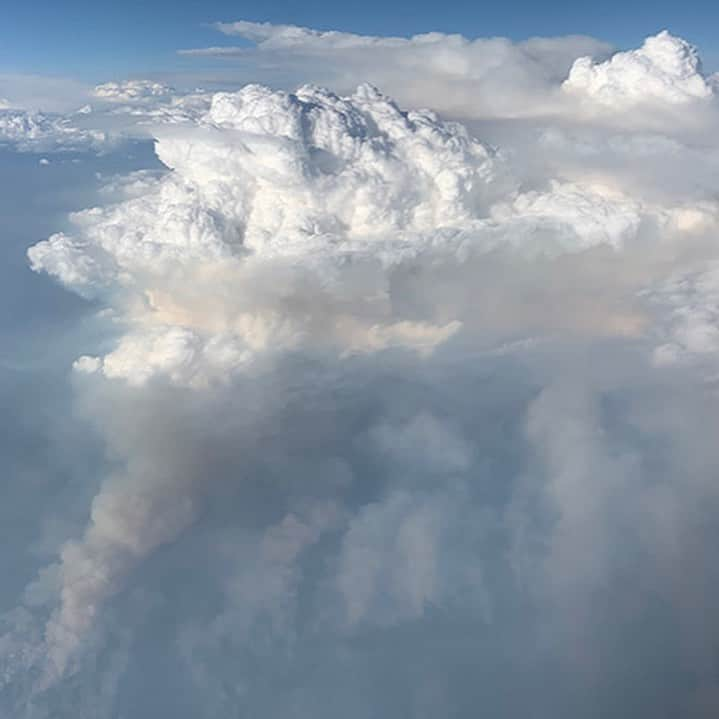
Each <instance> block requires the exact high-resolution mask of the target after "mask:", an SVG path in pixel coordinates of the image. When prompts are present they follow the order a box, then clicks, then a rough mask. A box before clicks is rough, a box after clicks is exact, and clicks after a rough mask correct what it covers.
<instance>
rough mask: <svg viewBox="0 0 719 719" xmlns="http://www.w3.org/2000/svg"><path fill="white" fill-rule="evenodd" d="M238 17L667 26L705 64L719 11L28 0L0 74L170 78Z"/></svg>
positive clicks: (597, 28) (657, 5)
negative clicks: (182, 54)
mask: <svg viewBox="0 0 719 719" xmlns="http://www.w3.org/2000/svg"><path fill="white" fill-rule="evenodd" d="M238 19H243V20H252V21H267V22H274V23H291V24H298V25H306V26H310V27H315V28H320V29H337V30H345V31H351V32H358V33H363V34H375V35H392V34H396V35H410V34H414V33H418V32H425V31H429V30H437V31H442V32H457V33H462V34H464V35H466V36H492V35H504V36H507V37H511V38H513V39H523V38H525V37H529V36H533V35H561V34H568V33H582V34H588V35H593V36H595V37H599V38H601V39H603V40H607V41H609V42H612V43H614V44H616V45H617V46H619V47H630V46H635V45H636V44H637V43H638V42H639V41H640V40H641V39H642V38H643V37H645V36H646V35H649V34H652V33H654V32H656V31H658V30H660V29H662V28H664V27H666V28H668V29H669V30H671V31H672V32H673V33H675V34H678V35H681V36H683V37H686V38H687V39H688V40H690V41H691V42H693V43H695V44H697V45H699V47H700V50H701V52H702V55H703V57H704V59H705V62H706V63H707V64H708V65H710V66H711V68H713V67H714V66H715V65H716V64H717V63H716V62H715V60H716V59H717V57H718V56H717V52H716V50H715V44H714V41H713V39H712V34H713V29H714V28H715V27H716V21H717V19H719V10H718V9H717V5H716V3H714V2H711V1H710V0H694V2H691V3H677V2H674V1H670V0H659V1H658V2H651V3H649V2H637V3H626V2H620V0H606V1H605V2H601V3H599V2H586V1H585V2H575V3H558V2H554V3H537V2H533V1H532V0H522V1H520V2H513V3H496V2H493V3H478V2H451V3H441V4H438V3H436V2H429V0H415V1H413V2H407V1H406V0H400V1H398V2H391V3H388V2H386V1H385V0H367V1H366V2H363V3H340V2H335V1H330V0H274V1H273V2H271V3H267V2H252V1H251V2H243V3H241V2H230V1H229V0H208V1H207V2H202V3H197V2H194V1H192V0H172V1H171V0H152V2H147V1H142V0H126V1H125V2H121V3H115V2H107V1H103V2H97V0H66V1H64V2H57V1H56V0H35V1H34V2H26V3H20V2H10V3H7V4H6V6H5V7H4V12H3V23H2V25H1V26H0V72H32V73H43V74H47V73H51V74H66V75H72V76H76V77H79V78H83V79H87V80H100V79H104V78H106V77H122V76H124V75H126V74H137V73H142V72H146V73H147V72H172V71H176V70H179V69H181V68H183V67H186V66H187V65H188V64H191V65H192V66H196V63H197V61H196V60H192V61H188V60H187V59H182V58H178V57H177V56H176V54H175V50H176V49H178V48H182V47H198V46H203V45H209V44H214V45H221V44H228V45H229V44H237V43H236V42H235V41H234V40H233V38H226V37H222V36H219V35H218V34H217V33H216V32H214V31H213V30H212V28H210V27H207V26H206V25H204V26H203V24H206V23H209V22H213V21H218V20H221V21H228V20H238Z"/></svg>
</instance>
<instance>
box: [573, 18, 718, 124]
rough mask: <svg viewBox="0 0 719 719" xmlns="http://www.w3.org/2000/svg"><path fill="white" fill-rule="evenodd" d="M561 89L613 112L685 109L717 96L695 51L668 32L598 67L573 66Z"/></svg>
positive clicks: (583, 62)
mask: <svg viewBox="0 0 719 719" xmlns="http://www.w3.org/2000/svg"><path fill="white" fill-rule="evenodd" d="M562 89H563V90H564V91H565V92H567V93H570V94H572V95H575V96H577V97H579V98H582V99H585V100H587V101H589V102H592V103H597V104H599V105H603V106H606V107H608V108H611V109H614V110H622V111H623V110H631V109H635V108H636V106H637V105H640V106H641V105H642V104H654V105H657V104H658V105H659V106H662V105H670V106H671V105H686V104H688V103H693V102H694V103H696V102H697V101H699V102H701V101H705V102H706V101H708V100H709V99H711V98H712V97H713V96H714V92H713V90H712V83H711V81H710V80H709V79H707V78H705V77H704V75H703V74H702V71H701V63H700V60H699V55H698V53H697V51H696V48H694V47H692V46H691V45H690V44H689V43H688V42H686V41H685V40H682V39H681V38H678V37H674V36H673V35H670V34H669V33H668V32H667V31H666V30H665V31H663V32H660V33H659V34H658V35H655V36H653V37H649V38H647V39H646V40H645V42H644V45H642V47H641V48H639V49H638V50H630V51H629V52H618V53H616V54H615V55H613V56H612V57H611V58H610V59H609V60H606V61H604V62H596V61H594V60H593V59H592V58H591V57H582V58H579V59H578V60H576V61H575V62H574V64H573V65H572V68H571V70H570V72H569V77H568V78H567V79H566V80H565V82H564V83H563V85H562Z"/></svg>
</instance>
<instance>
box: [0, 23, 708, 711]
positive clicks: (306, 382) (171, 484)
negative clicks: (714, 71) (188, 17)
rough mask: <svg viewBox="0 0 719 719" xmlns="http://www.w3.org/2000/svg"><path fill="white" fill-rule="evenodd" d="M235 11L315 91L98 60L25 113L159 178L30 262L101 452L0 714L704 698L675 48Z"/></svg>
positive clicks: (690, 255) (699, 174) (684, 74)
mask: <svg viewBox="0 0 719 719" xmlns="http://www.w3.org/2000/svg"><path fill="white" fill-rule="evenodd" d="M219 29H220V30H221V31H223V32H225V33H227V34H237V35H241V36H243V37H245V38H248V39H250V40H252V41H254V42H256V43H258V47H257V48H256V49H254V50H250V51H245V50H242V52H253V53H254V54H255V56H256V57H265V58H269V57H273V58H274V60H275V61H276V62H279V61H282V62H287V61H289V60H291V61H292V62H293V63H296V65H295V66H294V70H293V71H294V72H299V71H303V72H305V71H306V72H307V75H308V79H311V80H313V81H315V80H318V79H321V77H318V76H317V75H316V74H315V71H316V70H317V68H318V67H320V66H322V65H324V66H326V68H325V69H326V70H327V72H328V75H327V77H326V79H327V80H328V84H331V85H332V86H333V89H332V90H330V89H324V88H322V87H320V86H318V85H315V84H310V85H300V86H298V87H296V88H295V89H294V90H293V91H292V92H290V91H286V90H276V89H272V88H270V87H266V86H264V85H258V84H252V85H247V86H245V87H243V88H242V89H241V90H239V91H236V92H217V93H208V92H204V91H193V92H192V93H187V94H183V93H178V92H177V91H176V90H173V89H172V88H170V87H169V86H167V85H164V84H161V83H155V82H149V81H140V80H134V81H128V82H126V83H117V82H115V83H106V84H103V85H100V86H98V87H97V88H96V89H95V90H94V93H93V96H94V97H95V98H96V101H97V102H99V103H100V106H99V107H98V108H91V109H90V110H89V111H87V112H83V113H79V114H76V115H73V116H68V117H58V118H54V119H53V122H54V123H55V124H53V125H52V127H51V129H48V130H47V131H46V135H48V136H49V135H52V134H53V133H55V135H57V134H59V133H62V132H67V131H68V128H74V130H73V131H76V132H91V131H93V119H92V118H95V117H96V118H97V124H99V125H100V126H102V127H103V128H104V130H103V131H107V133H108V134H107V135H106V136H104V135H103V136H102V137H101V138H99V141H101V142H108V143H110V142H119V141H120V136H122V135H124V136H128V135H129V136H137V135H140V136H142V135H143V134H144V135H147V134H152V136H153V137H154V138H155V142H156V144H155V151H156V154H157V157H158V158H159V160H160V161H161V162H162V164H163V165H164V167H165V168H166V169H165V170H162V171H157V170H154V171H140V172H135V173H133V174H130V175H128V176H125V177H113V178H109V179H108V180H107V181H106V182H105V188H104V189H103V190H101V191H100V193H99V198H100V199H99V201H98V203H97V204H96V206H93V207H90V208H88V209H85V210H81V211H78V212H75V213H73V214H72V215H71V216H70V217H69V218H68V221H67V222H66V223H65V226H64V227H63V228H58V229H59V230H61V231H58V232H56V233H55V234H53V235H52V236H50V237H49V238H48V239H46V240H43V241H40V242H37V243H36V244H34V245H33V246H32V247H31V248H30V249H29V251H28V260H29V263H30V265H31V267H32V268H33V269H34V270H36V271H38V272H41V273H45V274H48V275H50V276H51V277H53V278H54V279H56V280H57V281H59V282H60V283H62V284H63V285H64V286H66V287H67V288H68V289H69V290H71V291H74V292H76V293H78V294H79V295H81V296H82V297H85V298H88V299H91V300H92V301H93V302H95V303H97V305H98V306H99V307H100V310H99V312H100V314H99V315H98V317H96V322H97V323H98V324H99V325H100V326H101V327H102V328H103V330H104V337H105V338H106V337H108V336H109V337H110V338H111V339H110V340H109V341H108V340H107V339H103V341H102V342H100V343H96V345H97V344H99V345H100V346H97V348H96V349H93V348H92V346H91V344H92V343H86V344H85V345H83V346H82V347H78V351H77V357H76V360H75V362H74V365H73V369H72V383H73V386H74V391H75V393H76V401H77V410H76V411H77V413H78V414H79V415H80V416H81V417H82V418H83V420H84V421H85V422H86V426H87V431H88V432H94V433H96V434H97V436H99V437H100V438H101V440H102V442H103V444H104V446H105V450H106V455H107V457H106V462H105V464H104V472H103V473H102V474H101V475H100V476H97V477H94V478H93V480H92V481H88V482H87V483H86V486H84V489H83V492H84V493H83V494H82V502H84V504H83V506H84V507H85V513H84V517H83V520H82V523H81V524H80V525H77V524H76V526H75V531H74V532H66V533H65V535H66V536H64V537H63V538H62V539H61V540H58V541H57V542H56V543H55V545H54V546H53V559H52V560H51V561H50V562H49V563H48V565H47V566H46V567H45V568H43V569H42V570H41V571H40V572H39V573H38V574H37V576H36V577H35V578H34V579H33V580H31V581H30V583H29V584H28V586H27V587H26V589H25V591H24V593H23V594H22V596H20V597H18V599H17V606H16V607H15V609H13V610H11V611H10V612H8V613H7V614H6V615H5V617H4V624H3V632H2V634H1V635H0V706H3V707H5V706H7V707H8V709H7V711H9V712H11V714H12V715H13V716H19V717H28V718H32V719H34V718H35V717H37V718H40V717H65V716H68V717H69V716H73V717H76V716H108V717H110V716H132V717H133V718H137V719H142V718H143V717H150V716H157V715H158V713H159V714H160V715H172V716H177V717H188V718H189V717H195V716H203V717H205V716H206V717H217V718H218V719H219V718H220V717H223V718H224V717H227V716H231V715H233V714H237V713H238V712H239V713H240V714H243V715H244V714H248V715H252V716H258V717H275V716H293V717H298V718H300V717H302V718H304V717H313V718H317V717H328V718H329V717H335V716H337V715H338V714H339V715H342V716H350V717H355V716H356V717H358V718H359V717H367V716H398V715H399V716H404V715H406V716H417V717H421V716H428V717H435V716H458V717H465V716H467V717H469V716H475V715H476V713H477V711H478V710H481V711H482V712H485V713H487V714H489V715H492V716H526V715H529V714H530V713H535V714H536V715H538V716H542V717H543V716H562V715H565V714H568V715H577V716H606V715H609V714H610V715H612V716H619V717H627V718H629V717H636V716H645V715H646V716H656V715H660V714H661V712H663V711H667V709H666V708H667V707H671V710H669V713H670V714H672V712H674V713H676V714H677V715H681V716H687V717H699V718H700V719H703V718H704V717H713V716H714V715H715V712H716V709H717V707H718V706H719V703H718V702H719V686H718V685H717V677H716V662H715V650H716V636H717V632H716V629H715V625H716V623H717V622H716V617H715V616H714V615H715V610H714V608H713V607H714V601H713V597H714V596H715V593H716V591H717V588H718V580H719V576H717V570H716V569H715V566H714V565H715V562H714V560H713V556H712V552H711V549H710V548H711V547H712V546H713V544H714V542H715V541H716V539H717V538H718V536H719V521H718V519H717V518H718V517H719V514H717V510H719V507H718V506H717V502H718V501H719V493H718V492H717V485H716V481H715V476H716V468H717V462H718V460H719V456H718V455H717V449H716V442H715V441H714V433H715V431H716V429H715V428H716V419H717V413H718V407H717V396H716V387H715V382H716V362H715V359H714V358H715V355H716V350H717V347H719V339H718V337H719V335H717V330H716V328H715V324H716V317H717V315H718V314H719V309H718V307H717V302H718V299H717V297H719V293H718V291H717V287H719V280H717V277H716V275H717V272H716V269H715V264H714V263H715V261H716V250H715V241H716V233H717V223H718V221H719V205H718V204H717V192H716V191H717V186H716V181H717V174H716V173H717V169H718V167H717V160H718V159H719V157H718V155H717V149H718V148H717V145H716V141H715V140H714V139H713V138H712V136H711V134H709V133H708V132H707V129H708V128H709V127H710V126H711V122H712V121H713V120H714V119H716V94H715V92H716V91H715V88H714V85H713V84H712V81H711V80H710V79H707V78H706V77H705V76H704V75H703V72H702V68H701V64H700V62H699V59H698V57H697V55H696V52H695V51H694V49H693V48H691V46H689V45H688V44H687V43H685V42H684V41H682V40H680V39H678V38H675V37H673V36H671V35H669V34H667V33H660V34H659V35H657V36H655V37H652V38H649V39H648V40H647V41H646V42H645V44H644V45H643V46H642V48H640V49H639V50H635V51H630V52H626V53H617V54H614V55H611V57H610V56H609V49H608V48H607V47H605V46H603V45H602V44H600V43H598V42H596V41H594V40H591V39H588V38H564V39H562V38H559V39H551V40H541V39H537V40H532V41H528V42H526V43H522V44H519V45H517V44H512V43H510V42H509V41H504V40H477V41H468V40H465V39H464V38H460V37H456V36H444V35H439V34H431V35H426V36H420V37H415V38H412V39H410V40H402V39H386V38H385V39H382V38H367V37H362V36H354V35H346V34H343V33H320V32H315V31H312V30H307V29H303V28H295V27H291V26H269V25H256V24H252V23H233V24H227V25H221V26H219ZM212 52H214V51H213V50H203V51H202V54H208V53H212ZM223 52H224V53H225V54H227V51H226V50H225V51H223ZM238 52H239V51H238ZM194 54H198V52H195V53H194ZM388 60H391V61H392V70H383V68H386V67H388V65H387V61H388ZM420 68H424V69H425V70H426V72H420ZM363 73H364V74H366V75H367V79H369V80H372V81H374V82H377V81H378V80H382V81H383V83H382V84H383V91H380V90H378V89H377V88H376V87H375V86H374V85H370V84H359V85H358V84H357V83H355V85H354V87H352V88H351V89H349V90H347V89H346V88H343V87H342V86H343V85H344V84H346V83H347V82H348V81H349V80H350V79H351V80H354V79H356V75H358V74H363ZM453 83H456V84H453ZM458 89H462V90H463V92H462V93H459V94H457V93H455V92H454V91H455V90H458ZM395 90H396V94H397V95H398V96H399V97H400V100H395V99H392V97H391V95H390V94H383V92H388V93H389V92H390V91H391V93H392V94H395ZM469 90H472V91H473V92H469ZM474 91H476V92H474ZM412 98H415V99H417V100H418V102H417V105H419V106H424V107H432V108H436V109H433V110H418V109H406V108H408V105H406V104H405V103H407V102H408V101H411V99H412ZM409 107H411V105H410V106H409ZM8 117H9V116H8ZM22 117H23V118H24V119H23V120H22V122H30V120H29V119H28V117H29V116H25V115H23V116H22ZM449 117H455V118H456V117H462V118H463V119H464V120H465V122H463V123H458V122H455V121H453V120H450V119H448V118H449ZM110 120H111V123H110V124H111V127H112V129H111V130H109V129H108V127H109V125H108V122H110ZM20 122H21V120H18V121H17V122H16V124H14V125H12V127H13V128H14V127H16V125H17V127H20V124H17V123H20ZM8 126H10V125H9V121H8ZM0 127H2V125H0ZM23 127H25V126H24V125H23ZM28 127H29V125H28ZM53 128H54V129H53ZM13 131H14V130H13ZM95 131H96V130H95ZM483 131H486V133H487V135H488V136H489V138H488V139H485V138H484V137H483V136H482V132H483ZM17 133H19V136H21V141H22V138H24V137H25V136H26V135H28V134H30V133H29V131H28V132H26V133H25V134H24V135H23V133H22V132H21V130H17ZM8 134H9V131H8ZM58 145H59V143H56V145H55V146H54V147H55V149H56V150H60V149H62V148H60V147H59V146H58ZM46 146H47V147H49V145H46ZM21 149H23V148H21ZM24 149H25V151H28V150H29V149H31V148H29V147H25V148H24ZM95 149H97V148H95ZM88 347H89V348H90V349H89V350H88ZM72 451H73V448H72V447H68V452H72ZM78 501H79V500H78ZM58 512H59V513H60V512H61V510H58ZM68 534H69V537H70V538H67V535H68ZM178 678H179V679H178ZM178 683H179V684H180V685H181V689H178V688H177V685H178Z"/></svg>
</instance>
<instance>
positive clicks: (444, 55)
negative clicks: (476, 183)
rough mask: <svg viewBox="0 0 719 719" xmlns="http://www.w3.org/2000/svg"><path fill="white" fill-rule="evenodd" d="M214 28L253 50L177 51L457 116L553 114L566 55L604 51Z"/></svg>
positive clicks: (243, 25) (570, 45)
mask: <svg viewBox="0 0 719 719" xmlns="http://www.w3.org/2000/svg"><path fill="white" fill-rule="evenodd" d="M215 27H216V28H217V29H218V30H220V31H221V32H223V33H225V34H227V35H232V36H239V37H242V38H245V39H247V40H250V41H252V42H254V43H256V49H248V48H234V49H233V48H227V47H220V48H199V49H194V50H182V51H180V52H181V53H182V54H185V55H190V56H219V57H225V58H231V57H233V56H236V57H238V58H242V59H243V60H252V61H253V62H255V63H256V64H257V66H258V72H259V73H263V72H270V70H271V67H273V66H274V67H277V66H278V65H279V66H281V67H282V68H283V72H285V73H286V72H287V71H288V70H289V71H290V72H294V73H300V72H301V73H302V75H303V77H304V78H308V77H309V78H311V79H312V80H313V81H315V82H319V83H322V84H328V85H329V86H331V87H332V88H334V89H337V90H338V91H340V92H347V91H349V90H350V89H351V88H352V87H354V86H356V85H357V84H358V83H359V82H367V81H369V82H372V83H374V84H375V85H377V86H379V87H381V88H382V89H383V90H384V91H385V92H387V93H389V94H390V95H392V96H393V97H395V98H397V99H398V100H399V101H401V102H402V103H404V104H408V105H411V106H415V107H417V106H419V107H432V108H434V109H437V110H440V111H443V112H447V113H450V114H453V115H455V116H463V117H478V116H482V117H526V116H536V115H546V114H552V113H554V112H556V110H557V106H558V105H559V104H561V100H562V98H561V96H560V95H559V93H558V92H557V91H558V87H559V84H560V83H561V81H562V80H564V78H565V77H566V74H567V72H568V70H569V68H570V66H571V64H572V62H573V61H574V60H575V59H576V58H577V57H579V56H581V55H587V54H588V55H591V56H594V57H599V58H602V59H603V58H605V57H606V56H607V54H608V52H609V50H610V47H609V46H608V45H607V44H606V43H602V42H600V41H597V40H594V39H592V38H588V37H582V36H568V37H559V38H532V39H529V40H526V41H524V42H519V43H514V42H512V41H510V40H508V39H506V38H478V39H474V40H471V39H467V38H465V37H463V36H461V35H446V34H442V33H436V32H433V33H426V34H423V35H415V36H413V37H411V38H399V37H389V38H388V37H373V36H364V35H354V34H350V33H343V32H336V31H330V32H321V31H317V30H312V29H309V28H303V27H296V26H293V25H272V24H269V23H252V22H245V21H240V22H233V23H217V24H216V25H215ZM295 76H296V75H295Z"/></svg>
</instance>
